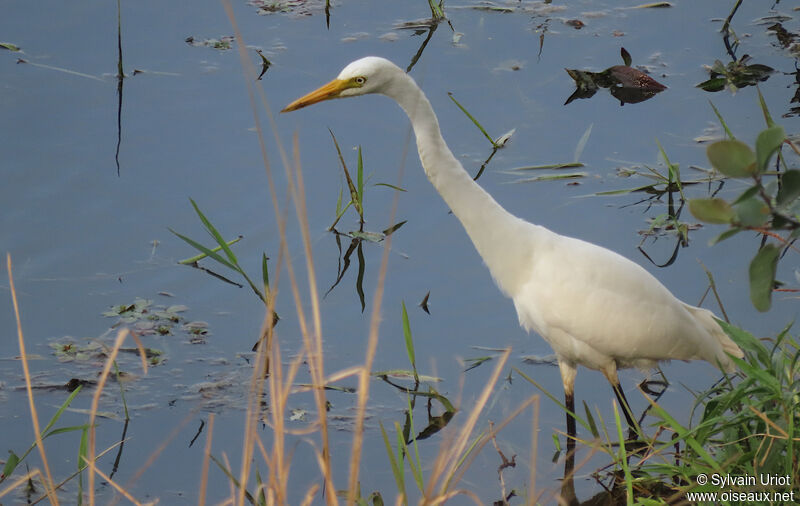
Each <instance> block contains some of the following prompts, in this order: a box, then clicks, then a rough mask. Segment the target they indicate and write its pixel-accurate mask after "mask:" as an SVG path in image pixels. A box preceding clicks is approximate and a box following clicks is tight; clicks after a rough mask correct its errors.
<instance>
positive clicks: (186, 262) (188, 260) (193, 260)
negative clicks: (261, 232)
mask: <svg viewBox="0 0 800 506" xmlns="http://www.w3.org/2000/svg"><path fill="white" fill-rule="evenodd" d="M173 233H174V232H173ZM242 237H243V236H241V235H240V236H239V237H237V238H235V239H231V240H230V241H228V246H231V245H233V244H236V243H237V242H239V241H241V240H242ZM221 249H222V246H217V247H216V248H211V251H213V252H214V253H217V252H218V251H219V250H221ZM207 256H208V255H206V254H205V253H200V254H199V255H195V256H193V257H190V258H185V259H183V260H178V263H179V264H181V265H192V264H195V263H197V262H199V261H200V260H202V259H204V258H206V257H207Z"/></svg>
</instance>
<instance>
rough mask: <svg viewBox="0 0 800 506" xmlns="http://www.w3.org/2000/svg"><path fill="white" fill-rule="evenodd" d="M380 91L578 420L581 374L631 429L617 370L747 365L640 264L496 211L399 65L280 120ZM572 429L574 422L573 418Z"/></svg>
mask: <svg viewBox="0 0 800 506" xmlns="http://www.w3.org/2000/svg"><path fill="white" fill-rule="evenodd" d="M370 93H377V94H380V95H386V96H387V97H389V98H392V99H394V100H395V101H396V102H397V103H398V104H399V105H400V107H402V108H403V110H404V111H405V112H406V114H407V115H408V118H409V119H410V120H411V126H412V127H413V129H414V134H415V136H416V139H417V150H418V151H419V158H420V160H421V162H422V167H423V168H424V170H425V174H426V175H427V176H428V179H429V180H430V182H431V184H433V186H434V187H435V188H436V190H437V191H438V192H439V194H440V195H441V196H442V198H443V199H444V201H445V202H446V203H447V205H448V206H449V207H450V209H451V210H452V211H453V214H454V215H455V216H456V217H457V218H458V219H459V221H460V222H461V224H462V225H463V226H464V229H465V230H466V231H467V234H468V235H469V237H470V239H471V240H472V243H473V244H474V245H475V248H476V249H477V250H478V253H479V254H480V256H481V258H483V261H484V262H485V263H486V266H487V267H488V268H489V271H490V272H491V274H492V277H493V278H494V281H495V282H496V283H497V285H498V287H499V288H500V290H501V291H502V292H503V293H504V294H505V295H506V296H508V297H510V298H511V299H512V300H513V301H514V307H515V308H516V310H517V315H518V317H519V323H520V325H522V327H524V328H525V329H526V330H527V331H531V330H533V331H535V332H536V333H538V334H539V335H540V336H542V337H543V338H544V340H545V341H547V342H548V343H549V344H550V346H551V347H552V348H553V351H554V352H555V354H556V356H557V357H558V365H559V369H560V371H561V379H562V381H563V384H564V395H565V400H566V406H567V409H569V410H570V411H572V412H574V411H575V410H574V402H575V400H574V384H575V375H576V368H577V366H578V365H583V366H585V367H588V368H589V369H595V370H598V371H600V372H602V373H603V374H604V375H605V377H606V378H607V379H608V381H609V382H610V383H611V385H612V387H613V389H614V392H615V395H616V396H617V398H618V399H619V401H620V403H621V404H622V406H623V413H624V414H625V416H626V419H627V421H628V424H629V425H630V426H631V427H633V426H634V422H633V420H632V418H631V414H630V408H629V407H628V405H627V402H626V401H625V398H624V394H623V393H622V390H621V388H620V385H619V378H618V376H617V370H618V369H620V368H627V367H637V368H640V369H649V368H652V367H655V366H656V365H657V363H658V362H659V361H663V360H671V359H677V360H695V359H702V360H706V361H708V362H710V363H711V364H714V365H716V366H718V367H720V368H721V369H723V370H726V371H730V370H732V369H733V368H734V363H733V361H732V360H731V359H730V357H729V355H732V356H735V357H742V356H743V354H742V351H741V350H740V349H739V347H738V346H737V345H736V344H735V343H734V342H733V341H732V340H731V339H730V338H729V337H728V336H727V335H726V334H725V333H724V332H723V331H722V329H721V328H720V326H719V324H718V323H717V322H716V321H715V320H714V315H713V313H712V312H711V311H708V310H706V309H702V308H699V307H695V306H691V305H689V304H686V303H684V302H682V301H680V300H678V299H677V298H676V297H675V296H674V295H672V293H671V292H670V291H669V290H668V289H667V288H666V287H664V285H662V284H661V283H660V282H659V281H658V280H657V279H656V278H655V277H654V276H653V275H651V274H650V273H649V272H647V271H646V270H645V269H644V268H642V267H641V266H640V265H638V264H636V263H634V262H632V261H631V260H629V259H627V258H625V257H623V256H621V255H619V254H617V253H615V252H613V251H611V250H608V249H606V248H603V247H600V246H597V245H595V244H591V243H589V242H586V241H582V240H580V239H574V238H572V237H565V236H563V235H559V234H557V233H555V232H552V231H550V230H548V229H546V228H545V227H542V226H540V225H534V224H532V223H529V222H527V221H525V220H523V219H520V218H518V217H516V216H514V215H512V214H511V213H509V212H508V211H506V210H505V209H504V208H503V207H502V206H500V204H498V203H497V202H496V201H495V200H494V199H493V198H492V197H491V195H489V194H488V193H487V192H486V191H485V190H484V189H483V188H481V187H480V186H479V185H478V184H477V183H476V182H475V181H473V180H472V178H471V177H470V176H469V174H468V173H467V172H466V171H465V170H464V168H463V167H462V166H461V164H460V163H459V162H458V160H457V159H456V157H455V156H453V153H452V152H451V151H450V149H449V148H448V147H447V144H446V143H445V141H444V139H443V138H442V134H441V131H440V129H439V122H438V120H437V118H436V114H435V113H434V112H433V108H432V107H431V104H430V102H428V99H427V98H426V97H425V94H424V93H423V92H422V90H421V89H420V88H419V86H417V84H416V83H415V82H414V80H413V79H412V78H411V77H410V76H409V75H408V74H406V73H405V72H404V71H403V70H401V69H400V68H399V67H397V66H396V65H395V64H393V63H392V62H390V61H388V60H386V59H384V58H379V57H375V56H368V57H366V58H362V59H360V60H356V61H354V62H352V63H350V64H349V65H347V66H346V67H345V68H344V69H343V70H342V71H341V73H340V74H339V76H338V77H337V78H336V79H334V80H333V81H331V82H329V83H328V84H326V85H324V86H322V87H321V88H319V89H317V90H315V91H312V92H311V93H309V94H307V95H305V96H303V97H301V98H299V99H297V100H295V101H294V102H292V103H291V104H289V105H288V106H286V108H284V109H283V111H281V112H288V111H294V110H297V109H300V108H303V107H306V106H308V105H311V104H314V103H317V102H321V101H323V100H329V99H332V98H345V97H356V96H360V95H367V94H370ZM567 429H568V432H569V433H570V434H573V435H574V434H575V430H574V429H575V421H574V419H573V418H572V417H571V416H570V415H569V414H567Z"/></svg>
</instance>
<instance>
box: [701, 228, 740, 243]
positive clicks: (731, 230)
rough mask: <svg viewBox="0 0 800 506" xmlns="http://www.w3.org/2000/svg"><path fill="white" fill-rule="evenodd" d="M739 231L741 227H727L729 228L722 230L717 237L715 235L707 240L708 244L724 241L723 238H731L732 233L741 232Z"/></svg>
mask: <svg viewBox="0 0 800 506" xmlns="http://www.w3.org/2000/svg"><path fill="white" fill-rule="evenodd" d="M741 231H742V229H741V228H729V229H728V230H726V231H725V232H723V233H721V234H719V235H718V236H717V237H715V238H713V239H711V240H710V241H709V242H708V245H709V246H713V245H715V244H717V243H718V242H722V241H724V240H725V239H728V238H731V237H733V236H734V235H736V234H738V233H739V232H741Z"/></svg>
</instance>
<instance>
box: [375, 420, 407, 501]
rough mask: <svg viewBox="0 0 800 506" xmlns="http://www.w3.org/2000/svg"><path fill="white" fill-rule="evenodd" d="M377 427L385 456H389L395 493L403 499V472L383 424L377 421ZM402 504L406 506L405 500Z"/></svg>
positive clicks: (404, 486)
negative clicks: (379, 428) (379, 430)
mask: <svg viewBox="0 0 800 506" xmlns="http://www.w3.org/2000/svg"><path fill="white" fill-rule="evenodd" d="M378 425H380V427H381V436H382V437H383V444H384V446H385V447H386V455H388V456H389V465H391V467H392V476H394V482H395V484H396V485H397V491H398V492H399V493H400V494H402V495H403V497H404V498H405V497H406V485H405V480H404V477H403V470H402V469H400V468H399V465H398V462H397V458H396V457H395V455H394V451H393V450H392V445H391V444H390V443H389V436H388V434H386V429H385V428H384V427H383V422H380V421H379V422H378ZM403 504H407V503H406V502H405V500H404V501H403Z"/></svg>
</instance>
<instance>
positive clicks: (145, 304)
mask: <svg viewBox="0 0 800 506" xmlns="http://www.w3.org/2000/svg"><path fill="white" fill-rule="evenodd" d="M188 309H189V308H188V307H187V306H183V305H171V306H165V305H154V304H153V301H152V300H150V299H141V298H137V299H136V300H134V301H133V303H131V304H121V305H119V306H113V307H112V308H111V309H110V310H108V311H105V312H103V316H105V317H107V318H117V322H116V323H114V325H112V326H111V328H116V327H119V326H120V325H126V326H129V327H131V328H132V329H133V330H134V331H135V332H136V333H137V334H139V335H142V336H146V335H155V334H158V335H161V336H166V335H172V330H173V328H174V327H175V325H176V324H178V323H181V322H182V321H183V317H182V316H181V315H180V313H183V312H185V311H186V310H188Z"/></svg>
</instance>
